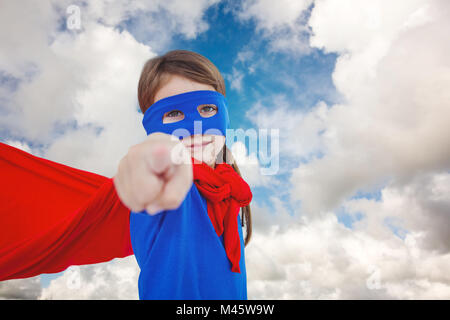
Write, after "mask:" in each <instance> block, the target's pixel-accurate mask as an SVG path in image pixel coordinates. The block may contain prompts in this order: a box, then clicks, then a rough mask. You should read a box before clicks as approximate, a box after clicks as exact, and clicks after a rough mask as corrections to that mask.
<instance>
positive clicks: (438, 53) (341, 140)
mask: <svg viewBox="0 0 450 320" xmlns="http://www.w3.org/2000/svg"><path fill="white" fill-rule="evenodd" d="M331 3H332V2H327V1H323V2H320V3H319V4H317V5H316V7H315V8H314V10H313V12H312V14H311V21H310V23H311V26H312V28H313V31H314V34H315V36H314V37H313V38H312V40H311V42H312V44H318V43H321V44H322V45H323V46H324V47H327V46H328V45H329V46H330V47H331V49H333V50H342V51H344V50H343V49H344V48H347V50H345V52H346V53H344V54H342V55H341V56H340V57H339V58H338V61H337V63H336V68H335V71H334V73H333V79H334V83H335V84H336V87H337V88H338V90H339V91H340V92H341V93H342V94H343V95H344V96H345V98H346V99H345V100H346V101H345V102H344V103H342V104H337V105H333V106H331V107H330V108H328V109H327V110H326V111H324V114H323V126H324V127H325V130H324V131H323V132H322V133H321V134H320V137H317V141H318V142H317V144H316V146H317V147H318V148H319V150H320V151H321V153H322V154H323V156H322V157H320V158H319V157H318V158H316V159H313V160H312V161H310V162H308V163H304V164H301V165H300V166H299V167H298V168H296V169H295V170H294V171H293V176H292V182H293V184H294V185H295V187H294V189H293V190H292V197H293V198H294V199H297V200H301V201H302V204H303V206H304V208H305V211H307V212H309V213H310V214H315V213H318V212H320V211H323V210H325V211H326V210H329V209H332V208H334V207H336V205H338V204H339V203H340V201H342V200H343V199H345V198H346V197H349V196H351V195H353V194H354V193H355V192H356V191H357V190H358V189H360V188H366V187H368V188H369V189H373V188H374V187H378V186H379V185H380V184H384V183H385V182H386V180H387V179H389V178H395V179H402V178H404V177H409V176H413V175H415V174H416V173H417V172H423V171H425V172H426V171H429V172H439V171H441V170H445V169H446V168H448V167H449V165H450V162H449V159H450V148H449V147H448V142H447V139H446V137H448V136H449V135H450V131H449V130H450V129H449V126H448V120H447V119H449V118H450V113H449V112H450V109H449V108H448V105H447V103H446V101H448V97H449V96H448V95H449V94H448V92H449V91H448V88H449V87H450V81H449V75H450V73H449V66H450V61H449V59H448V53H449V52H450V45H449V44H448V43H446V42H442V41H439V39H444V38H447V37H448V36H449V34H448V30H450V28H449V22H448V19H446V18H445V12H446V10H447V12H448V4H446V3H445V2H432V3H428V2H420V1H411V2H410V1H403V2H402V1H399V2H396V4H395V6H394V7H392V6H391V5H390V4H389V5H388V4H387V3H384V2H379V3H378V8H379V9H378V10H379V11H380V12H381V16H382V17H386V18H385V20H386V21H385V20H381V21H380V22H379V26H378V27H377V32H372V29H370V28H368V30H366V29H365V28H357V25H356V24H355V25H354V26H353V27H352V26H351V24H352V21H353V20H351V19H350V20H345V17H347V16H348V15H350V12H349V11H348V10H349V9H348V8H347V7H346V6H342V8H341V7H335V6H334V4H331ZM358 5H359V2H355V6H356V7H352V8H358ZM330 6H331V7H330ZM336 10H338V11H336ZM339 10H341V11H342V12H341V11H339ZM352 10H353V9H352ZM425 10H426V11H425ZM375 11H376V10H375ZM330 12H333V17H339V18H334V19H331V17H330V20H328V19H327V18H328V17H329V15H331V14H330ZM351 12H352V14H353V12H354V11H351ZM417 12H427V15H428V18H427V19H424V18H422V16H423V14H421V15H420V17H421V18H420V22H417V23H414V22H412V21H413V19H415V18H414V17H417ZM322 14H323V15H324V16H322ZM335 19H342V20H341V23H338V22H339V21H336V20H335ZM352 19H354V20H355V23H358V24H359V23H360V22H361V19H363V18H362V17H361V18H352ZM418 19H419V18H418ZM394 21H395V22H396V23H394ZM344 22H345V23H344ZM384 23H386V24H387V26H386V27H385V26H384ZM324 24H328V27H326V26H324ZM316 26H317V29H316ZM341 29H342V30H341ZM350 30H351V31H350ZM384 30H386V31H385V33H383V32H384ZM355 33H356V34H355ZM360 33H361V34H360ZM338 35H339V36H338ZM384 35H385V37H384ZM336 38H339V39H340V40H339V42H337V40H336ZM423 48H427V49H426V50H423Z"/></svg>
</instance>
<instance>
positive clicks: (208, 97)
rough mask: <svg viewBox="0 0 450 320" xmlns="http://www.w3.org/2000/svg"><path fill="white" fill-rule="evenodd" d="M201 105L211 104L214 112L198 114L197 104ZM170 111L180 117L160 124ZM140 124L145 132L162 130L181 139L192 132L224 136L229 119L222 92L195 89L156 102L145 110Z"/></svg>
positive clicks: (192, 133)
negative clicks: (178, 113)
mask: <svg viewBox="0 0 450 320" xmlns="http://www.w3.org/2000/svg"><path fill="white" fill-rule="evenodd" d="M203 104H206V105H210V104H214V105H215V106H216V107H217V113H216V114H215V115H213V116H211V117H207V118H206V117H202V116H201V115H200V113H199V110H198V109H197V107H198V106H199V105H203ZM199 109H201V108H199ZM174 110H179V111H181V112H183V114H184V118H183V119H182V120H179V121H177V122H171V123H163V116H164V114H165V113H166V112H169V111H174ZM142 124H143V126H144V128H145V131H147V135H149V134H151V133H154V132H163V133H167V134H171V135H174V136H177V137H178V138H179V139H180V140H181V139H183V138H185V137H188V136H191V135H194V134H216V135H223V136H225V137H226V129H228V128H229V124H230V120H229V117H228V108H227V101H226V99H225V96H224V95H223V94H221V93H220V92H217V91H212V90H197V91H189V92H184V93H180V94H176V95H173V96H169V97H166V98H163V99H160V100H158V101H156V102H155V103H154V104H152V105H151V106H150V107H149V108H148V109H147V110H146V111H145V113H144V118H143V119H142Z"/></svg>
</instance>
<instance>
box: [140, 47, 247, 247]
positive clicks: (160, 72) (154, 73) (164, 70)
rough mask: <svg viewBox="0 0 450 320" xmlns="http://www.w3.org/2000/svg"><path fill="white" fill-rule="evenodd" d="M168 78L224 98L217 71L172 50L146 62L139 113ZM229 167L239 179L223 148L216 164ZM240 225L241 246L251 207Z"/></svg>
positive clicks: (195, 57) (186, 53) (198, 58)
mask: <svg viewBox="0 0 450 320" xmlns="http://www.w3.org/2000/svg"><path fill="white" fill-rule="evenodd" d="M170 75H178V76H182V77H185V78H188V79H190V80H193V81H195V82H198V83H203V84H208V85H211V86H212V87H214V89H215V90H216V91H218V92H220V93H222V94H223V95H224V96H225V94H226V92H225V82H224V80H223V77H222V75H221V74H220V72H219V70H218V69H217V67H216V66H215V65H214V64H213V63H212V62H211V61H210V60H209V59H207V58H206V57H204V56H202V55H201V54H198V53H196V52H193V51H188V50H172V51H169V52H166V53H165V54H164V55H162V56H157V57H154V58H151V59H149V60H148V61H147V62H146V63H145V64H144V67H143V68H142V72H141V77H140V79H139V84H138V101H139V107H140V108H141V111H142V113H145V111H146V110H147V109H148V107H150V106H151V105H152V104H153V103H154V99H155V95H156V93H157V92H158V90H159V89H160V88H161V87H163V86H164V85H165V84H166V83H167V82H168V80H169V78H170ZM223 162H225V163H228V164H230V165H231V166H232V167H233V169H234V171H236V172H237V173H238V174H239V175H240V176H241V172H240V170H239V167H238V166H237V163H236V161H235V159H234V157H233V155H232V154H231V151H230V150H229V149H228V147H227V146H226V144H225V145H224V146H223V149H222V151H221V152H220V153H219V155H218V156H217V159H216V163H223ZM241 213H242V215H241V219H242V220H241V223H242V225H244V217H245V226H246V236H245V241H244V245H245V246H246V245H247V244H248V243H249V241H250V238H251V235H252V219H251V210H250V205H247V206H245V207H242V208H241Z"/></svg>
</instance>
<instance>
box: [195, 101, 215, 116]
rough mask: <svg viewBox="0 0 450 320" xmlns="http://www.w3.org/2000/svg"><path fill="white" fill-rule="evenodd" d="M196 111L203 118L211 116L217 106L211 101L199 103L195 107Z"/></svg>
mask: <svg viewBox="0 0 450 320" xmlns="http://www.w3.org/2000/svg"><path fill="white" fill-rule="evenodd" d="M197 110H198V113H199V114H200V116H202V117H203V118H209V117H212V116H213V115H215V114H216V113H217V106H216V105H215V104H212V103H207V104H201V105H199V106H198V107H197Z"/></svg>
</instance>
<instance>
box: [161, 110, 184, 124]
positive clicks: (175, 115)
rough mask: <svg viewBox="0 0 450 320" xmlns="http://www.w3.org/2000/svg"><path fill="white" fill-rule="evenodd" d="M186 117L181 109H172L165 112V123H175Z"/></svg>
mask: <svg viewBox="0 0 450 320" xmlns="http://www.w3.org/2000/svg"><path fill="white" fill-rule="evenodd" d="M183 119H184V113H183V112H182V111H180V110H172V111H168V112H166V113H164V116H163V123H173V122H178V121H181V120H183Z"/></svg>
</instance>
